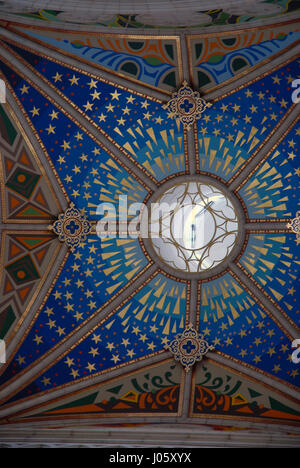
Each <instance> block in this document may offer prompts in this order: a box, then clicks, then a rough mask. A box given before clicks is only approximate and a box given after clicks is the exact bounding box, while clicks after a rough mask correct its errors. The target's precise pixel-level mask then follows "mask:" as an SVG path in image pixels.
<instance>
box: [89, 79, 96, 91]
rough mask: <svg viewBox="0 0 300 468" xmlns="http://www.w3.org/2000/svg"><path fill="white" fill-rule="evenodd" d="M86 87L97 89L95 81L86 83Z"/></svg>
mask: <svg viewBox="0 0 300 468" xmlns="http://www.w3.org/2000/svg"><path fill="white" fill-rule="evenodd" d="M88 86H89V87H90V89H92V88H97V81H96V80H93V79H91V81H90V82H89V83H88Z"/></svg>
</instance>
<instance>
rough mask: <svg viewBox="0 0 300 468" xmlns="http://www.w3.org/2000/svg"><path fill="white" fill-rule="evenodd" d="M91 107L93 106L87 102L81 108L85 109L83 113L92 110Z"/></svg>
mask: <svg viewBox="0 0 300 468" xmlns="http://www.w3.org/2000/svg"><path fill="white" fill-rule="evenodd" d="M93 105H94V104H92V103H90V102H89V101H88V102H87V103H86V104H84V105H83V106H82V107H84V108H85V112H87V111H90V110H93Z"/></svg>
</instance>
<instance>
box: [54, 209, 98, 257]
mask: <svg viewBox="0 0 300 468" xmlns="http://www.w3.org/2000/svg"><path fill="white" fill-rule="evenodd" d="M91 227H92V226H91V223H90V222H89V221H88V220H87V218H86V216H85V215H83V214H82V213H80V211H79V210H78V209H77V208H75V205H74V203H71V205H70V208H68V209H67V211H66V212H65V213H62V214H60V215H59V217H58V219H57V221H55V223H54V224H53V225H52V226H49V229H52V230H53V231H54V232H55V234H57V235H58V238H59V240H60V241H61V242H65V243H66V244H67V246H68V247H70V248H71V250H72V251H73V250H74V249H75V247H77V246H78V245H79V244H80V243H81V242H83V241H84V240H85V239H86V236H87V235H88V234H89V233H90V232H91Z"/></svg>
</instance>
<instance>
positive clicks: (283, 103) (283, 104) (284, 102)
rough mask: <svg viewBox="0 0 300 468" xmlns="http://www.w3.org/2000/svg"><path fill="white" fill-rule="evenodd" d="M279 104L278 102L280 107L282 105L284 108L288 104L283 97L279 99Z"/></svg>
mask: <svg viewBox="0 0 300 468" xmlns="http://www.w3.org/2000/svg"><path fill="white" fill-rule="evenodd" d="M279 104H280V107H284V108H286V107H287V105H288V103H287V101H285V100H284V99H283V98H282V99H281V101H279Z"/></svg>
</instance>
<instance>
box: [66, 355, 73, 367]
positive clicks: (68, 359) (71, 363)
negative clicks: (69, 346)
mask: <svg viewBox="0 0 300 468" xmlns="http://www.w3.org/2000/svg"><path fill="white" fill-rule="evenodd" d="M65 364H67V366H68V367H71V366H74V359H70V358H69V357H67V359H66V360H65Z"/></svg>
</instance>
